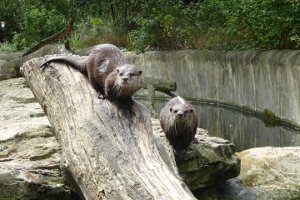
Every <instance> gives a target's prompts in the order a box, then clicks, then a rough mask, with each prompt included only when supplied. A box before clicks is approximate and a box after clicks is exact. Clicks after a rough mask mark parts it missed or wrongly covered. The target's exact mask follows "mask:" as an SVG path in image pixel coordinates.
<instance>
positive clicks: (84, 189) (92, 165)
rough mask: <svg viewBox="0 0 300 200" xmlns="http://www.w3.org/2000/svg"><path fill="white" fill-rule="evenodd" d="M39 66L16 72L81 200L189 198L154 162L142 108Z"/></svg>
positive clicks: (73, 74) (61, 69)
mask: <svg viewBox="0 0 300 200" xmlns="http://www.w3.org/2000/svg"><path fill="white" fill-rule="evenodd" d="M44 61H45V59H44V58H35V59H32V60H29V61H27V62H26V63H24V64H23V66H22V68H21V71H22V73H23V75H24V77H25V78H26V80H27V82H28V83H29V85H30V88H31V90H32V92H33V93H34V95H35V96H36V98H37V99H38V101H39V103H40V104H41V106H42V107H43V109H44V111H45V113H46V114H47V116H48V119H49V121H50V123H51V125H52V127H53V129H54V131H55V133H56V136H57V138H58V140H59V142H60V145H61V147H62V162H61V163H62V164H61V168H62V170H63V171H64V174H66V175H68V176H66V177H67V178H68V177H69V178H70V177H71V178H70V180H69V181H70V182H72V181H73V182H74V183H75V185H76V186H77V188H78V192H79V193H80V194H81V195H82V196H83V197H84V198H85V199H97V200H98V199H110V200H114V199H118V200H120V199H168V200H169V199H195V198H194V196H193V195H192V193H191V192H190V190H189V189H188V188H187V186H186V185H185V184H184V183H183V182H182V180H181V179H180V177H179V175H178V172H177V170H176V167H174V168H172V167H169V166H167V165H166V164H165V162H164V161H163V160H162V158H161V157H160V154H159V152H158V150H157V147H156V146H155V144H154V137H153V133H152V128H151V120H150V113H149V111H148V110H147V109H146V108H145V107H144V106H143V105H142V104H140V103H138V102H136V101H133V102H132V103H125V102H117V101H108V100H102V99H98V95H97V93H96V91H95V90H94V89H93V87H92V86H91V85H90V84H89V83H88V81H87V78H86V77H85V76H84V75H83V74H81V73H80V72H79V71H76V70H74V69H73V68H70V67H66V65H64V64H59V63H51V65H50V66H48V67H46V68H45V69H44V70H42V68H39V66H40V65H41V64H42V63H43V62H44ZM173 163H174V162H173ZM174 169H175V170H174Z"/></svg>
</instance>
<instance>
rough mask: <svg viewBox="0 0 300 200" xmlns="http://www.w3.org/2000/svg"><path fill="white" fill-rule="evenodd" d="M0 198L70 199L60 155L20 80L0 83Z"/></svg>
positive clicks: (53, 137)
mask: <svg viewBox="0 0 300 200" xmlns="http://www.w3.org/2000/svg"><path fill="white" fill-rule="evenodd" d="M0 105H1V106H0V163H1V164H0V199H5V200H10V199H11V200H15V199H22V200H24V199H70V190H69V189H68V188H67V187H66V186H65V184H64V183H63V179H62V177H61V174H60V160H61V152H60V145H59V143H58V141H57V140H56V138H55V135H54V133H53V130H52V129H51V127H50V124H49V122H48V119H47V117H46V116H45V114H44V112H43V110H42V108H41V106H40V105H39V104H38V103H37V102H36V99H35V98H34V96H33V94H32V92H31V90H30V89H29V88H27V87H26V84H25V79H24V78H17V79H10V80H6V81H0Z"/></svg>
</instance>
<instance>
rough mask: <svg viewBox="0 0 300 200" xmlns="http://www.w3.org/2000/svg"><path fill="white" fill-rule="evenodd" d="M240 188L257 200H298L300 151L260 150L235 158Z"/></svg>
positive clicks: (255, 149)
mask: <svg viewBox="0 0 300 200" xmlns="http://www.w3.org/2000/svg"><path fill="white" fill-rule="evenodd" d="M238 156H239V158H240V159H241V160H242V164H241V174H240V176H239V177H238V178H237V180H238V182H239V184H240V185H242V186H244V187H246V188H248V189H249V190H250V191H251V192H253V193H255V194H257V196H259V198H260V199H300V167H299V164H300V147H284V148H280V147H263V148H253V149H248V150H245V151H243V152H241V153H239V154H238Z"/></svg>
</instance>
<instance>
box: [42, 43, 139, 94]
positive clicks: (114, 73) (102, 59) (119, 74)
mask: <svg viewBox="0 0 300 200" xmlns="http://www.w3.org/2000/svg"><path fill="white" fill-rule="evenodd" d="M50 62H64V63H68V64H70V65H71V67H73V68H75V69H77V70H79V71H81V72H82V73H84V74H85V75H87V77H88V79H89V81H90V83H91V84H92V86H93V87H94V88H95V90H96V91H97V92H98V93H99V94H100V97H101V98H109V99H118V98H131V96H132V95H133V94H134V93H135V92H137V91H138V90H139V89H141V88H142V85H143V77H142V71H141V70H140V69H139V68H138V67H137V66H135V65H132V64H128V62H127V60H126V58H125V56H124V55H123V54H122V52H121V50H120V49H119V48H118V47H116V46H114V45H112V44H100V45H97V46H95V48H94V49H93V50H92V51H91V53H90V54H89V56H88V58H87V59H85V60H81V61H78V60H76V58H75V57H73V56H58V57H54V58H51V59H49V60H47V61H46V62H44V63H43V64H42V65H41V67H43V66H45V65H47V64H48V63H50Z"/></svg>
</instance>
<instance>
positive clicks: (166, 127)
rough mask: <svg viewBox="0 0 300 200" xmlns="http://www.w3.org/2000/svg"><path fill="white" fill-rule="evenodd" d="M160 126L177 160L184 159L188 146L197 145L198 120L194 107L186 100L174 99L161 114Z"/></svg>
mask: <svg viewBox="0 0 300 200" xmlns="http://www.w3.org/2000/svg"><path fill="white" fill-rule="evenodd" d="M159 118H160V125H161V127H162V129H163V131H164V133H165V135H166V138H167V139H168V141H169V143H170V144H171V146H172V147H173V150H174V154H175V158H179V159H180V160H182V159H183V156H184V153H185V151H186V149H187V148H188V146H189V145H190V144H191V143H192V142H194V143H197V140H196V138H195V134H196V131H197V124H198V118H197V114H196V111H195V109H194V108H193V106H192V105H191V104H190V103H188V102H187V101H186V100H185V99H183V98H181V97H179V96H177V97H174V98H172V99H171V100H170V101H169V102H168V103H167V104H166V105H165V106H164V108H163V109H162V110H161V112H160V116H159Z"/></svg>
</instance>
